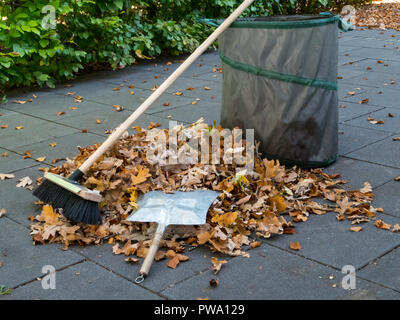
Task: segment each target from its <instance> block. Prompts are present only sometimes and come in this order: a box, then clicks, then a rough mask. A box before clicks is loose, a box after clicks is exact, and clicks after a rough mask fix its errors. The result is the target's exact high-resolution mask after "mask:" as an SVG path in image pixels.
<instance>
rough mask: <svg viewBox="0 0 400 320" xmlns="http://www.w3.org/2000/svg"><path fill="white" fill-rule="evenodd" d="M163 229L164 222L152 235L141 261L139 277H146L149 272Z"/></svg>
mask: <svg viewBox="0 0 400 320" xmlns="http://www.w3.org/2000/svg"><path fill="white" fill-rule="evenodd" d="M164 231H165V224H159V225H158V227H157V230H156V233H155V235H154V238H153V241H152V243H151V246H150V249H149V251H148V252H147V254H146V258H145V259H144V261H143V264H142V267H141V268H140V271H139V277H140V276H142V277H143V278H145V277H147V275H148V274H149V272H150V268H151V265H152V264H153V261H154V257H155V255H156V253H157V251H158V248H159V247H160V242H161V239H162V237H163V234H164Z"/></svg>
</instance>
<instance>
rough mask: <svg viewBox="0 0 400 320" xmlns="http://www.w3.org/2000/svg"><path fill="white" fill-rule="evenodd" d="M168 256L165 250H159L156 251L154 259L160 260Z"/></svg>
mask: <svg viewBox="0 0 400 320" xmlns="http://www.w3.org/2000/svg"><path fill="white" fill-rule="evenodd" d="M166 257H167V255H166V254H165V252H164V251H161V250H159V251H157V252H156V254H155V256H154V260H156V261H160V260H163V259H165V258H166Z"/></svg>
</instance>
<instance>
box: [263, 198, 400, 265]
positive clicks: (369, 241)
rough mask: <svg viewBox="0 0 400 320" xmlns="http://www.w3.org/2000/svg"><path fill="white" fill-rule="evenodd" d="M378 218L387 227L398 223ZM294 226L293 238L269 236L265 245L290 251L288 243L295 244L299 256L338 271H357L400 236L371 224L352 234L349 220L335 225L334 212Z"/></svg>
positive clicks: (388, 249)
mask: <svg viewBox="0 0 400 320" xmlns="http://www.w3.org/2000/svg"><path fill="white" fill-rule="evenodd" d="M373 204H374V205H375V203H373ZM383 209H385V207H383ZM378 218H382V219H384V221H385V222H387V223H390V224H393V223H399V222H400V219H399V218H393V217H390V216H388V215H378ZM294 225H295V227H296V234H295V235H282V236H277V237H273V238H272V237H271V238H270V239H268V240H266V242H267V243H268V244H271V245H274V246H278V247H280V248H282V249H287V250H290V249H289V243H290V241H293V242H296V241H297V242H299V243H300V245H301V247H302V249H301V250H300V251H299V252H298V254H300V255H301V256H304V257H306V258H309V259H312V260H314V261H318V262H321V263H323V264H327V265H329V266H332V267H335V268H338V269H339V270H341V269H342V267H343V266H345V265H352V266H354V267H355V268H356V269H359V268H361V267H363V266H365V265H366V264H368V263H369V262H371V261H372V260H374V259H376V258H377V257H379V256H381V255H383V254H384V253H386V252H388V251H390V250H392V249H393V248H395V247H396V246H398V245H399V244H400V234H398V233H397V234H396V233H393V232H390V231H386V230H381V229H378V228H376V227H375V226H374V225H373V223H372V222H370V223H366V224H363V225H362V227H363V230H362V231H360V232H351V231H349V228H350V227H352V226H353V225H351V223H350V221H347V220H346V221H341V222H338V221H337V219H336V213H334V212H329V213H326V214H324V215H321V216H316V215H310V217H309V218H308V220H307V221H306V222H302V223H295V224H294Z"/></svg>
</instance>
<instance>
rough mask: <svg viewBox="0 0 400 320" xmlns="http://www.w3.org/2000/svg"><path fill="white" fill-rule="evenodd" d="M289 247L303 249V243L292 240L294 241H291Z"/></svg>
mask: <svg viewBox="0 0 400 320" xmlns="http://www.w3.org/2000/svg"><path fill="white" fill-rule="evenodd" d="M289 247H290V249H292V250H300V249H301V245H300V243H299V242H292V241H290V243H289Z"/></svg>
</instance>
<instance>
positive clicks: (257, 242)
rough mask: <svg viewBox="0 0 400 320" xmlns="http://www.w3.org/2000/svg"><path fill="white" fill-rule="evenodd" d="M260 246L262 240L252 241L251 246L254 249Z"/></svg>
mask: <svg viewBox="0 0 400 320" xmlns="http://www.w3.org/2000/svg"><path fill="white" fill-rule="evenodd" d="M259 246H261V242H260V241H253V242H252V243H250V247H251V248H252V249H254V248H257V247H259Z"/></svg>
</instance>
